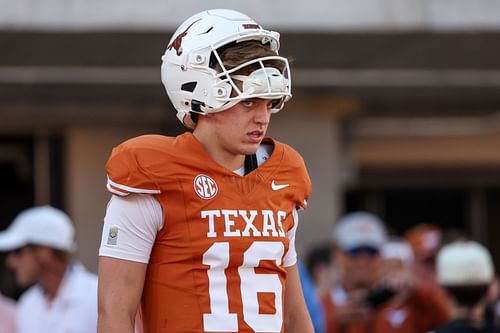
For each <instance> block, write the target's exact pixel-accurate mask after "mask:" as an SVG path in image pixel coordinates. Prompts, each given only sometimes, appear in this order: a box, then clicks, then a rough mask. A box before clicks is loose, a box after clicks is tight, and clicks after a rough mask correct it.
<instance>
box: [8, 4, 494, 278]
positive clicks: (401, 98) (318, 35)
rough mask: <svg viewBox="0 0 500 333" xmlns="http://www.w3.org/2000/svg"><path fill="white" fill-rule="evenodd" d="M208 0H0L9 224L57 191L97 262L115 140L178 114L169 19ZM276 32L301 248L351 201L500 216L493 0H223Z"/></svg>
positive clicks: (475, 221)
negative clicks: (285, 82) (287, 89)
mask: <svg viewBox="0 0 500 333" xmlns="http://www.w3.org/2000/svg"><path fill="white" fill-rule="evenodd" d="M206 6H207V5H206V2H205V1H201V0H199V1H194V0H191V1H160V0H147V1H140V2H138V1H133V0H109V1H105V2H103V1H89V0H45V1H43V3H41V2H38V1H31V0H17V1H8V0H0V8H2V9H1V10H0V228H5V227H6V226H7V223H8V222H9V221H10V220H11V219H12V218H13V217H14V215H15V214H16V213H17V212H18V211H19V210H21V209H23V208H25V207H28V206H31V205H33V204H43V203H51V204H53V205H55V206H58V207H61V208H63V209H65V210H66V211H67V212H68V213H69V214H70V215H71V216H72V218H73V219H74V221H75V222H76V224H77V226H76V227H77V233H78V243H79V244H80V247H79V252H78V255H79V257H80V258H81V259H82V260H83V261H84V263H85V264H86V265H87V266H88V267H90V268H91V269H93V270H95V269H96V267H97V249H98V245H99V240H100V232H101V230H100V228H101V223H102V218H103V215H104V210H105V207H106V203H107V201H108V198H109V194H108V193H107V192H106V190H105V178H106V176H105V173H104V163H105V161H106V158H107V156H108V155H109V153H110V151H111V148H112V147H113V146H115V145H116V144H118V143H119V142H121V141H122V140H124V139H126V138H129V137H132V136H135V135H138V134H143V133H151V132H155V133H166V134H171V135H173V134H177V133H179V132H181V131H183V128H182V127H181V126H180V124H179V123H178V121H177V120H176V118H175V112H174V111H173V109H172V107H171V106H170V104H169V101H168V98H167V96H166V93H165V92H164V90H163V87H162V85H161V82H160V71H159V65H160V56H161V54H162V53H163V51H164V49H165V47H166V45H167V42H168V39H169V37H170V35H171V33H172V32H173V29H174V28H175V27H176V26H177V25H178V24H179V23H180V22H181V21H182V20H184V19H185V18H186V17H188V16H190V15H192V14H193V13H195V12H197V11H201V10H203V9H206ZM211 6H212V7H226V8H233V9H237V10H240V11H243V12H245V13H247V14H248V15H250V16H252V17H254V18H256V19H257V20H258V21H259V22H260V23H261V24H262V25H264V26H265V27H268V28H273V29H277V30H279V31H280V32H282V45H283V46H282V51H283V52H282V54H284V55H287V56H290V57H291V58H293V64H292V66H293V69H292V78H293V92H294V98H293V100H292V101H291V102H290V103H289V104H288V105H287V106H286V108H285V110H284V111H283V112H282V113H279V114H277V115H275V116H274V120H273V122H272V124H271V129H270V135H272V136H275V137H277V138H278V139H280V140H283V141H285V142H288V143H290V144H291V145H292V146H294V147H296V148H297V149H298V150H299V151H300V152H301V153H302V154H303V156H304V158H305V159H306V161H307V164H308V166H309V170H310V173H311V177H312V180H313V184H314V193H313V197H312V199H311V202H310V207H309V209H308V210H307V211H306V212H305V213H304V214H303V217H302V222H301V223H302V224H301V225H302V227H301V232H300V236H299V240H298V242H299V243H298V248H299V251H305V250H306V249H307V248H308V247H309V245H310V244H312V243H313V242H317V241H319V240H323V239H324V238H325V237H327V236H328V235H329V234H330V231H331V228H332V225H333V222H334V221H335V219H336V218H337V217H338V216H339V215H340V214H342V213H343V212H344V211H346V210H355V209H367V210H370V211H372V212H375V213H377V214H380V215H381V216H382V217H383V218H385V219H386V221H387V222H388V224H389V226H390V227H391V228H392V229H393V230H394V231H396V232H402V231H404V230H405V229H406V228H408V227H409V226H410V225H412V224H414V223H417V222H422V221H426V222H430V223H436V224H439V225H441V226H443V227H454V228H460V229H464V230H466V231H468V232H470V233H471V234H472V235H473V236H474V237H475V238H477V239H479V240H482V241H484V242H486V243H487V244H489V245H490V246H492V250H493V254H494V255H495V256H496V258H500V245H499V244H498V242H496V243H495V242H494V239H493V235H495V234H498V232H500V230H498V229H499V228H500V227H499V226H498V225H499V224H498V223H496V222H497V221H498V220H500V206H499V205H498V204H497V203H498V202H499V200H500V148H499V147H500V113H499V111H500V20H499V19H498V18H499V17H500V1H498V0H477V1H467V0H420V1H415V0H377V1H375V0H363V1H341V0H336V1H331V0H316V1H294V2H290V1H285V0H275V1H272V2H271V1H268V2H255V1H254V2H243V1H241V2H235V1H214V2H211ZM497 265H500V263H499V262H497Z"/></svg>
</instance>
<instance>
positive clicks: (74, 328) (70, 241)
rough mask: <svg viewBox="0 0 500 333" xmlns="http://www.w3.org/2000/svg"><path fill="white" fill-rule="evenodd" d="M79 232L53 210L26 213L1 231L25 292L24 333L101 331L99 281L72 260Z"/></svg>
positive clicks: (0, 247)
mask: <svg viewBox="0 0 500 333" xmlns="http://www.w3.org/2000/svg"><path fill="white" fill-rule="evenodd" d="M74 234H75V230H74V227H73V223H72V222H71V220H70V218H69V217H68V216H67V215H66V214H65V213H64V212H62V211H60V210H59V209H56V208H53V207H50V206H41V207H33V208H29V209H26V210H24V211H22V212H21V213H20V214H19V215H17V217H16V218H15V219H14V221H13V222H12V224H11V225H10V227H9V228H8V229H7V230H5V231H3V232H0V251H5V252H7V266H8V267H9V268H11V269H12V270H13V271H14V272H15V276H16V281H17V283H18V284H19V285H20V286H21V287H30V286H31V287H30V288H29V289H28V290H27V291H26V292H25V293H24V294H23V295H21V298H20V299H19V302H18V309H17V316H16V322H17V332H18V333H34V332H36V333H45V332H47V333H48V332H50V333H67V332H71V333H91V332H96V330H97V277H96V276H95V275H94V274H91V273H89V272H87V271H86V270H85V268H83V266H82V265H81V264H79V263H76V262H72V261H71V254H72V252H73V251H74V249H75V244H74Z"/></svg>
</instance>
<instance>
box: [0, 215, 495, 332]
mask: <svg viewBox="0 0 500 333" xmlns="http://www.w3.org/2000/svg"><path fill="white" fill-rule="evenodd" d="M74 232H75V231H74V228H73V224H72V223H71V221H70V219H69V217H68V216H67V215H66V214H65V213H64V212H62V211H60V210H58V209H55V208H53V207H50V206H44V207H35V208H30V209H28V210H26V211H23V212H21V213H20V214H19V215H18V216H17V217H16V219H15V220H14V221H13V222H12V223H11V225H10V227H9V228H8V229H7V230H5V231H3V232H0V251H3V252H6V253H7V256H6V258H7V262H6V264H7V266H8V267H9V268H10V269H11V270H12V271H13V272H14V273H15V277H16V281H17V283H18V284H19V285H20V286H22V287H26V288H27V289H26V291H25V292H24V293H23V295H21V297H20V299H19V300H18V301H17V304H16V302H15V301H14V300H12V299H10V298H7V297H4V296H2V295H0V333H14V332H21V333H25V332H26V333H34V332H42V333H43V332H77V333H78V332H81V333H85V332H95V331H96V329H95V328H96V321H97V281H96V276H95V275H94V274H92V273H89V272H87V271H86V270H85V268H84V267H83V266H82V265H81V264H79V263H78V262H75V261H74V260H73V259H72V252H73V250H74V248H75V244H74V243H73V239H74ZM299 271H300V276H301V281H302V287H303V291H304V295H305V299H306V303H307V307H308V309H309V312H310V314H311V318H312V320H313V323H314V327H315V331H316V332H317V333H427V332H429V333H431V332H432V333H447V332H459V333H467V332H500V328H499V327H500V301H499V300H500V297H499V284H498V280H497V278H496V276H495V268H494V265H493V260H492V257H491V255H490V252H489V251H488V249H487V248H486V247H484V246H483V245H481V244H480V243H479V242H476V241H473V240H471V239H470V238H469V237H467V235H465V234H461V233H457V232H448V231H446V230H441V229H440V228H439V227H438V226H435V225H431V224H418V225H416V226H414V227H412V228H411V229H410V230H407V231H406V232H405V233H404V234H403V235H400V236H396V235H390V234H388V232H387V228H386V226H385V224H384V222H383V221H382V220H381V219H380V218H379V217H377V216H376V215H373V214H371V213H368V212H353V213H349V214H347V215H345V216H343V217H342V218H340V219H339V221H337V222H336V223H335V226H334V232H333V234H332V237H331V240H330V241H329V242H328V243H325V244H321V245H318V246H317V247H315V248H313V249H311V251H310V252H309V253H308V255H307V256H306V258H305V260H304V262H299Z"/></svg>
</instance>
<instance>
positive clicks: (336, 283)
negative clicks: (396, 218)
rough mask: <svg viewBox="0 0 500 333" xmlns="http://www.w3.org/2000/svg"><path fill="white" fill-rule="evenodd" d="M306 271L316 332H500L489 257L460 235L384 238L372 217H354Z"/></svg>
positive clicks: (427, 229)
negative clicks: (310, 286) (311, 287)
mask: <svg viewBox="0 0 500 333" xmlns="http://www.w3.org/2000/svg"><path fill="white" fill-rule="evenodd" d="M305 265H306V267H307V271H306V272H304V274H303V279H304V280H307V279H309V278H310V279H311V281H312V284H313V286H314V289H313V294H311V295H309V297H310V298H312V299H313V301H312V302H311V301H310V302H308V306H309V305H310V304H311V303H314V305H313V306H309V310H310V312H311V317H312V319H313V321H314V325H315V330H316V332H326V333H399V332H400V333H426V332H433V333H434V332H435V333H446V332H458V333H467V332H500V321H499V318H500V302H499V291H498V280H497V278H496V276H495V269H494V265H493V260H492V257H491V254H490V252H489V251H488V249H487V248H486V247H484V246H483V245H481V244H480V243H478V242H476V241H474V240H472V239H470V238H469V237H467V235H465V234H462V233H458V232H456V231H447V230H441V229H440V228H439V227H438V226H436V225H431V224H425V223H422V224H418V225H415V226H414V227H412V228H411V229H410V230H407V231H406V232H405V233H404V234H403V235H390V234H388V232H387V228H386V226H385V224H384V222H383V221H382V220H381V219H380V218H379V217H377V216H376V215H373V214H371V213H368V212H353V213H349V214H347V215H345V216H343V217H342V218H341V219H340V220H339V221H337V223H336V224H335V228H334V233H333V235H332V237H331V241H330V242H328V243H327V244H322V245H319V246H317V247H316V248H314V249H312V250H311V251H310V253H309V254H308V256H307V258H306V262H305ZM304 292H305V293H307V292H309V290H308V289H304ZM306 299H307V295H306Z"/></svg>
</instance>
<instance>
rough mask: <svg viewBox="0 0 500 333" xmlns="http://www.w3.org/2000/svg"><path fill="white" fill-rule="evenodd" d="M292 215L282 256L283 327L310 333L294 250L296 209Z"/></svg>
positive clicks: (311, 326)
mask: <svg viewBox="0 0 500 333" xmlns="http://www.w3.org/2000/svg"><path fill="white" fill-rule="evenodd" d="M292 215H293V220H294V224H293V227H292V228H291V229H290V230H289V231H287V233H286V235H287V237H288V240H289V248H288V252H287V253H286V254H285V258H284V265H285V267H286V271H287V277H286V284H285V311H284V320H285V328H286V331H287V332H292V333H294V332H297V333H309V332H311V333H312V332H314V328H313V324H312V321H311V317H310V316H309V312H308V311H307V306H306V303H305V300H304V294H303V292H302V285H301V283H300V278H299V270H298V267H297V253H296V251H295V234H296V232H297V228H298V225H299V215H298V212H297V209H294V210H293V212H292Z"/></svg>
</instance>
